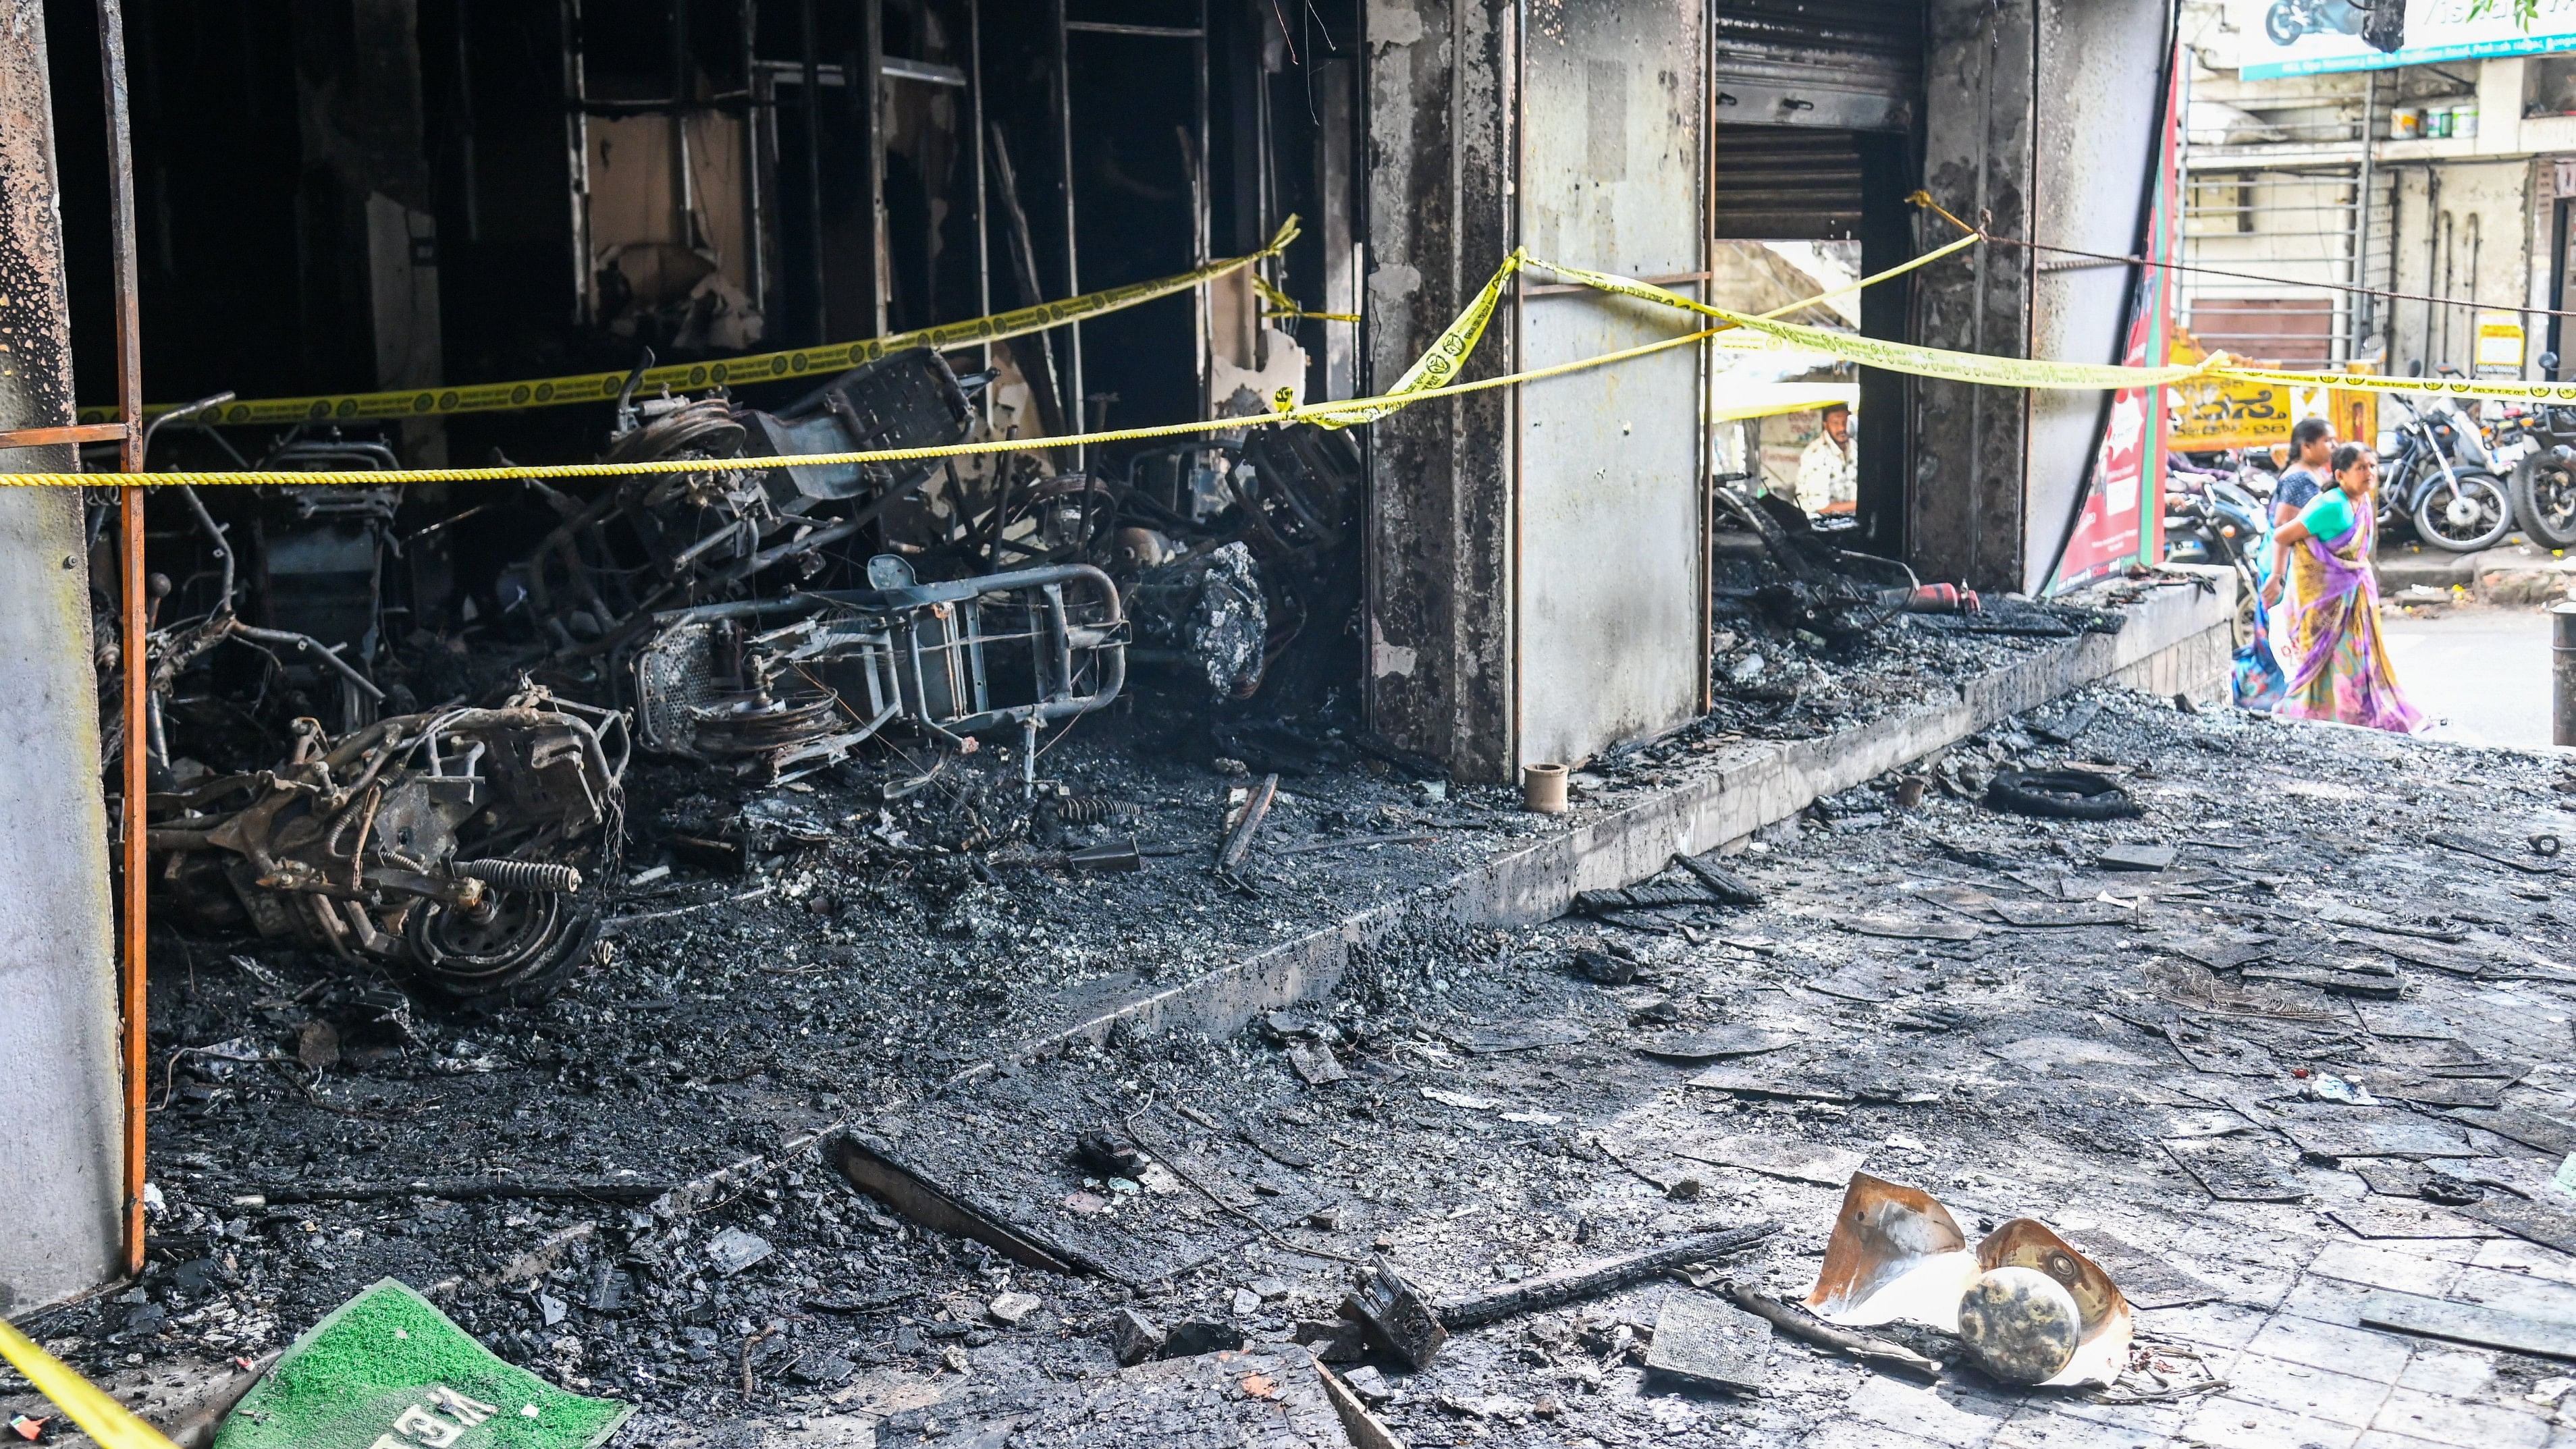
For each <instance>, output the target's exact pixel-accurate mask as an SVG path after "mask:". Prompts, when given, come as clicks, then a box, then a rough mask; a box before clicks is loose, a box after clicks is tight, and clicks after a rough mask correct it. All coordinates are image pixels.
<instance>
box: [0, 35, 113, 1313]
mask: <svg viewBox="0 0 2576 1449" xmlns="http://www.w3.org/2000/svg"><path fill="white" fill-rule="evenodd" d="M43 10H44V7H43V5H42V3H41V0H0V428H23V427H60V426H63V425H66V424H69V423H70V422H71V421H72V420H73V417H72V414H73V406H72V357H71V338H70V334H69V331H68V327H67V323H66V310H65V302H64V295H63V265H62V247H63V241H62V216H61V212H60V209H59V206H58V203H57V200H56V197H57V191H58V188H57V186H56V183H55V171H54V138H53V121H52V114H53V113H52V101H51V97H50V94H49V90H48V86H47V83H46V59H45V23H44V13H43ZM102 124H103V123H102ZM0 462H5V463H7V464H10V465H13V466H18V467H29V468H43V469H48V470H56V469H69V468H72V467H74V466H76V460H75V459H74V457H73V455H72V450H71V449H70V448H68V447H64V448H29V449H12V450H8V451H5V452H0ZM0 599H7V600H9V606H8V607H7V608H0V881H5V882H7V888H6V889H0V1079H5V1080H6V1081H7V1082H8V1085H9V1103H8V1110H7V1111H6V1112H0V1164H6V1166H5V1169H0V1313H17V1312H21V1311H24V1310H26V1309H28V1308H32V1307H35V1306H37V1305H39V1304H44V1303H49V1302H52V1301H54V1300H56V1299H60V1298H64V1297H68V1296H70V1295H72V1294H75V1293H79V1292H82V1291H84V1290H86V1289H89V1288H93V1287H95V1286H97V1285H98V1284H101V1283H104V1282H106V1281H107V1280H109V1279H111V1278H113V1277H115V1276H116V1274H117V1273H118V1271H119V1269H120V1266H121V1262H122V1258H121V1255H120V1253H119V1251H118V1250H119V1233H120V1223H119V1206H120V1204H119V1200H118V1199H119V1194H120V1192H121V1190H122V1186H121V1176H122V1173H121V1164H122V1148H121V1139H120V1130H121V1123H122V1109H121V1106H120V1103H119V1093H118V1083H119V1072H118V1063H117V1032H116V1028H117V1018H116V1010H117V1008H116V958H115V945H114V943H115V935H114V932H115V914H114V903H113V900H112V898H111V895H110V891H109V881H108V861H107V814H106V808H105V801H104V798H103V796H102V795H101V793H100V788H99V781H100V761H99V735H98V718H99V716H98V707H99V702H98V690H97V680H96V676H95V675H94V673H93V665H92V662H91V661H92V653H91V646H92V640H91V638H90V607H89V574H88V570H87V567H86V561H85V559H84V558H83V554H82V539H81V502H80V495H79V494H78V493H77V492H75V491H73V490H70V489H31V488H14V489H0Z"/></svg>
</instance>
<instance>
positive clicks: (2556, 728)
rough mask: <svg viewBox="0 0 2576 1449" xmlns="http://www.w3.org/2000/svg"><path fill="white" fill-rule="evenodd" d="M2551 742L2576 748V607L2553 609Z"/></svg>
mask: <svg viewBox="0 0 2576 1449" xmlns="http://www.w3.org/2000/svg"><path fill="white" fill-rule="evenodd" d="M2549 678H2550V690H2549V706H2550V707H2549V716H2550V721H2549V722H2550V729H2549V742H2550V743H2551V744H2554V745H2576V603H2565V604H2552V605H2550V606H2549Z"/></svg>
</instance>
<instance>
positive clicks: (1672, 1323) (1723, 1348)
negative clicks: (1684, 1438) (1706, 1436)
mask: <svg viewBox="0 0 2576 1449" xmlns="http://www.w3.org/2000/svg"><path fill="white" fill-rule="evenodd" d="M1770 1351H1771V1324H1770V1323H1769V1322H1768V1321H1766V1320H1764V1319H1762V1318H1759V1317H1756V1316H1755V1315H1753V1314H1750V1313H1747V1312H1745V1311H1744V1310H1743V1309H1741V1308H1737V1307H1735V1306H1733V1305H1731V1304H1728V1303H1725V1302H1722V1301H1720V1300H1718V1299H1715V1298H1710V1297H1706V1296H1704V1295H1702V1294H1698V1293H1687V1292H1681V1291H1678V1290H1676V1291H1674V1292H1671V1293H1667V1294H1665V1295H1664V1306H1663V1309H1662V1311H1660V1312H1658V1313H1657V1314H1656V1315H1655V1341H1654V1344H1653V1346H1652V1348H1651V1349H1650V1351H1649V1352H1648V1353H1647V1355H1646V1371H1647V1372H1648V1373H1649V1374H1663V1375H1666V1376H1667V1377H1670V1378H1673V1379H1678V1380H1680V1381H1681V1382H1684V1383H1689V1384H1702V1385H1706V1386H1708V1387H1710V1388H1719V1389H1730V1390H1733V1391H1735V1392H1737V1393H1747V1394H1749V1393H1758V1392H1760V1391H1761V1389H1762V1385H1763V1384H1764V1382H1765V1381H1766V1380H1767V1379H1768V1378H1769V1376H1770V1375H1769V1373H1768V1365H1767V1359H1768V1357H1769V1355H1770Z"/></svg>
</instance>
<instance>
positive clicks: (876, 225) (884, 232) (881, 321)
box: [850, 0, 894, 337]
mask: <svg viewBox="0 0 2576 1449" xmlns="http://www.w3.org/2000/svg"><path fill="white" fill-rule="evenodd" d="M861 6H862V9H861V21H862V26H863V29H864V31H865V39H864V41H863V44H864V47H865V50H864V53H863V54H861V55H860V57H859V73H858V74H857V75H855V76H853V77H851V78H850V80H851V83H852V84H854V85H856V86H857V87H858V88H859V90H858V97H859V115H860V117H861V119H862V120H864V121H865V122H866V126H867V139H866V141H865V143H864V145H865V148H866V156H867V168H868V170H867V176H866V182H867V188H868V190H867V197H868V298H867V305H868V318H869V320H870V321H871V322H872V323H874V324H875V328H876V330H875V332H873V333H872V334H870V335H872V336H877V337H883V336H885V335H886V332H887V330H888V327H887V323H888V310H887V308H888V303H889V300H890V294H891V293H892V292H893V290H894V255H893V253H894V248H893V246H892V245H891V242H892V240H893V233H892V230H891V229H890V228H889V227H888V226H887V224H886V199H885V173H886V142H885V131H886V127H885V113H886V105H885V0H861Z"/></svg>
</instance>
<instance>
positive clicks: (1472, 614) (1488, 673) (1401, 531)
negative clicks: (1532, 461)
mask: <svg viewBox="0 0 2576 1449" xmlns="http://www.w3.org/2000/svg"><path fill="white" fill-rule="evenodd" d="M1515 8H1516V7H1515V5H1514V3H1513V0H1370V4H1369V5H1368V7H1367V22H1366V35H1365V49H1366V53H1367V61H1366V66H1367V72H1366V78H1365V84H1366V85H1367V86H1368V107H1367V113H1368V139H1367V157H1368V160H1367V166H1368V175H1367V178H1366V181H1365V187H1366V193H1367V204H1368V244H1367V251H1366V258H1367V280H1366V288H1367V298H1368V302H1367V307H1366V309H1365V310H1366V312H1367V315H1368V328H1367V333H1368V336H1367V344H1366V356H1365V357H1364V358H1363V359H1362V362H1363V367H1364V369H1365V376H1364V379H1363V382H1362V391H1364V392H1370V393H1375V392H1379V391H1383V390H1384V389H1385V388H1387V387H1388V386H1390V385H1392V384H1393V383H1394V382H1395V380H1396V378H1397V377H1398V376H1399V375H1400V374H1401V373H1402V372H1403V371H1404V369H1405V368H1406V367H1407V366H1409V365H1410V364H1411V363H1412V362H1413V360H1414V359H1415V358H1417V357H1419V356H1420V355H1421V354H1422V353H1423V351H1424V350H1425V349H1426V348H1428V347H1429V346H1430V345H1431V342H1432V340H1433V339H1434V338H1436V337H1437V336H1439V334H1440V331H1441V329H1442V328H1444V327H1446V326H1447V325H1448V324H1449V321H1450V319H1451V318H1453V317H1455V316H1456V315H1457V313H1458V310H1459V309H1460V308H1461V307H1463V306H1464V305H1465V304H1466V303H1467V301H1468V300H1469V299H1470V298H1472V297H1473V296H1474V295H1475V293H1476V290H1477V289H1478V288H1479V287H1481V286H1483V285H1484V283H1485V280H1486V278H1487V277H1489V276H1490V275H1492V272H1493V269H1494V266H1495V264H1496V263H1498V262H1500V261H1501V260H1502V258H1503V256H1504V255H1505V254H1506V253H1508V252H1509V251H1510V250H1511V249H1512V246H1513V242H1514V230H1515V228H1514V222H1513V213H1514V206H1513V198H1512V195H1511V191H1510V187H1511V182H1512V176H1513V170H1514V159H1515V155H1516V152H1517V148H1518V141H1517V137H1516V133H1515V132H1516V111H1517V102H1516V96H1515V84H1516V78H1517V74H1518V69H1519V61H1518V54H1517V41H1516V36H1515V33H1514V14H1515ZM1508 311H1509V307H1508V304H1506V307H1505V309H1504V315H1498V316H1497V317H1496V318H1495V319H1494V323H1493V326H1492V328H1491V331H1490V333H1489V335H1488V336H1487V338H1486V341H1485V344H1484V346H1483V347H1482V348H1480V349H1479V350H1478V352H1477V354H1476V357H1475V359H1474V361H1473V362H1472V363H1471V364H1470V365H1469V366H1468V368H1467V369H1466V372H1465V374H1464V375H1465V376H1466V377H1468V378H1470V379H1472V378H1477V377H1490V376H1496V375H1500V374H1503V373H1507V372H1509V371H1511V370H1512V362H1513V358H1512V332H1513V328H1512V325H1511V322H1510V320H1509V317H1508ZM1516 426H1517V421H1516V419H1515V418H1514V416H1513V410H1512V400H1511V397H1510V393H1509V390H1507V389H1496V390H1493V391H1490V392H1484V393H1478V394H1475V395H1473V396H1470V397H1466V398H1461V399H1458V400H1457V401H1454V402H1442V403H1434V404H1430V405H1427V406H1422V407H1416V408H1412V409H1408V410H1407V411H1405V412H1401V413H1398V414H1396V415H1394V416H1393V417H1390V418H1387V419H1385V420H1384V421H1382V422H1378V423H1375V424H1372V425H1371V427H1370V429H1369V518H1368V538H1367V544H1366V547H1367V565H1368V590H1369V607H1368V638H1367V640H1366V641H1365V644H1366V648H1367V654H1366V656H1365V658H1364V661H1363V669H1364V673H1365V677H1366V692H1367V700H1368V707H1369V718H1370V720H1371V722H1372V723H1373V725H1374V727H1375V728H1376V729H1377V731H1378V732H1379V733H1380V734H1382V735H1384V736H1385V737H1386V738H1387V739H1389V740H1391V741H1393V742H1394V743H1396V744H1398V745H1401V746H1403V747H1404V748H1406V749H1410V750H1415V751H1418V752H1420V753H1423V754H1426V755H1430V756H1432V757H1434V758H1436V759H1440V760H1443V761H1445V762H1447V763H1448V764H1449V766H1450V767H1451V768H1452V769H1453V770H1455V771H1457V772H1459V773H1460V774H1461V775H1464V776H1467V777H1471V778H1478V779H1502V778H1504V777H1505V776H1506V775H1507V774H1508V773H1509V771H1510V770H1511V767H1512V762H1511V758H1510V755H1511V750H1512V736H1513V730H1512V687H1513V638H1512V612H1513V610H1512V588H1511V584H1512V577H1511V564H1512V531H1513V521H1514V498H1513V486H1512V484H1513V477H1512V474H1513V468H1512V463H1513V459H1514V456H1515V450H1514V429H1515V428H1516Z"/></svg>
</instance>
